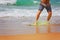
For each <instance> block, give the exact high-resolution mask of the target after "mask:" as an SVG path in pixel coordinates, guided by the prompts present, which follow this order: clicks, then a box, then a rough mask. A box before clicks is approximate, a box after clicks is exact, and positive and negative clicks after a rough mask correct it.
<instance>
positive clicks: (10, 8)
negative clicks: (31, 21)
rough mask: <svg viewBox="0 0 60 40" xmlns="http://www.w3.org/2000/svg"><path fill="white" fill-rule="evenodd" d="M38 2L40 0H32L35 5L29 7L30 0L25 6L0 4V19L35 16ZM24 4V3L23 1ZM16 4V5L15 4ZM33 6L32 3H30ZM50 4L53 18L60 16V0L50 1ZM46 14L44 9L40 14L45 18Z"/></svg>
mask: <svg viewBox="0 0 60 40" xmlns="http://www.w3.org/2000/svg"><path fill="white" fill-rule="evenodd" d="M39 1H40V0H33V2H34V4H36V5H30V2H32V0H31V1H30V2H27V3H29V4H28V5H27V3H26V4H25V3H23V1H21V2H22V4H21V5H20V3H18V5H19V6H17V5H15V4H14V5H13V4H12V5H11V4H9V3H7V5H6V4H0V17H3V16H15V17H18V16H19V17H21V16H35V15H36V13H37V11H38V9H39ZM24 2H26V1H24ZM16 4H17V3H16ZM32 4H33V3H32ZM51 4H52V13H53V16H60V0H51ZM29 5H30V6H29ZM47 15H48V13H47V11H46V9H44V10H43V11H42V13H41V16H47Z"/></svg>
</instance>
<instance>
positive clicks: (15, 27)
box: [0, 16, 60, 40]
mask: <svg viewBox="0 0 60 40" xmlns="http://www.w3.org/2000/svg"><path fill="white" fill-rule="evenodd" d="M34 20H35V17H24V16H23V17H12V16H11V17H10V16H5V17H0V40H60V16H54V17H52V18H51V20H50V23H51V24H49V25H41V26H28V25H27V24H31V23H33V22H34ZM40 20H42V21H44V20H46V17H41V18H40V19H39V21H40Z"/></svg>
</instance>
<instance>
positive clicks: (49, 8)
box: [39, 4, 51, 12]
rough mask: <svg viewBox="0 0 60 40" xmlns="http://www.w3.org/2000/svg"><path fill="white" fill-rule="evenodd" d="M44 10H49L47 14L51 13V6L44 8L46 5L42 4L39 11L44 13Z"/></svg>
mask: <svg viewBox="0 0 60 40" xmlns="http://www.w3.org/2000/svg"><path fill="white" fill-rule="evenodd" d="M44 8H45V9H46V10H47V12H51V6H50V5H49V6H47V5H46V6H44V5H42V4H40V6H39V10H40V11H42V10H43V9H44Z"/></svg>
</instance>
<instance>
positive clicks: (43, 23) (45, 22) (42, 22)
mask: <svg viewBox="0 0 60 40" xmlns="http://www.w3.org/2000/svg"><path fill="white" fill-rule="evenodd" d="M48 24H50V23H49V22H47V21H38V22H37V23H36V24H34V23H32V24H28V26H41V25H48Z"/></svg>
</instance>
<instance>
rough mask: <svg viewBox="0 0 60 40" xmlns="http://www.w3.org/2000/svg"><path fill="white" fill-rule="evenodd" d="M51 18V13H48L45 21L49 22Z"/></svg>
mask: <svg viewBox="0 0 60 40" xmlns="http://www.w3.org/2000/svg"><path fill="white" fill-rule="evenodd" d="M51 16H52V11H50V12H48V17H47V21H49V20H50V19H51Z"/></svg>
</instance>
